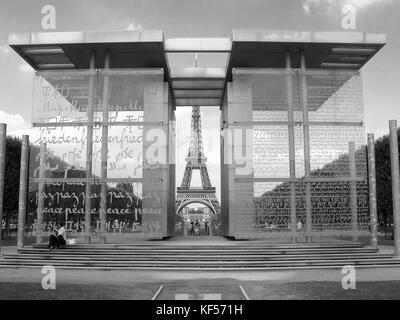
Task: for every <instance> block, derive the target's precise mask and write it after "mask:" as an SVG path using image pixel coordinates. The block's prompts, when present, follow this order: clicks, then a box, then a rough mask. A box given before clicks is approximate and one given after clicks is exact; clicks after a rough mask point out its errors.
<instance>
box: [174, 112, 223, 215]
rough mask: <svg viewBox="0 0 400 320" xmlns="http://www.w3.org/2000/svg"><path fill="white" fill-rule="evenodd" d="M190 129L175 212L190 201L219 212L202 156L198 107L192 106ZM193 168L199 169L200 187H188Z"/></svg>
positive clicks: (204, 159) (218, 205) (213, 189)
mask: <svg viewBox="0 0 400 320" xmlns="http://www.w3.org/2000/svg"><path fill="white" fill-rule="evenodd" d="M191 127H192V131H191V135H190V146H189V152H188V156H187V157H186V159H185V160H186V168H185V173H184V175H183V180H182V184H181V186H180V187H178V188H177V197H176V213H177V214H179V212H180V211H181V209H182V208H184V207H185V206H187V205H188V204H190V203H201V204H204V205H205V206H207V207H208V208H210V209H211V211H212V212H213V213H214V214H217V215H218V214H219V213H220V211H221V206H220V204H219V201H218V200H217V197H216V196H215V187H212V186H211V182H210V178H209V176H208V171H207V167H206V161H207V158H206V157H205V156H204V151H203V142H202V137H201V117H200V107H199V106H194V107H192V123H191ZM193 170H200V175H201V184H202V186H203V187H202V188H190V183H191V181H192V173H193Z"/></svg>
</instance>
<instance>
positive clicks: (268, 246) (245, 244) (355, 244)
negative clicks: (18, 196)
mask: <svg viewBox="0 0 400 320" xmlns="http://www.w3.org/2000/svg"><path fill="white" fill-rule="evenodd" d="M47 246H48V244H47V243H39V244H32V248H38V249H43V248H47ZM210 247H212V248H220V249H263V248H265V249H294V248H296V249H309V248H310V249H313V248H363V247H365V245H364V244H363V243H359V242H340V243H311V244H308V243H287V244H279V243H271V244H268V243H264V242H263V243H257V242H256V243H248V242H247V241H246V242H243V243H242V242H234V244H203V243H202V242H199V243H198V244H190V243H189V244H182V243H177V242H172V243H171V242H158V241H157V242H145V243H133V244H75V245H71V246H67V248H73V249H83V250H86V249H90V250H115V249H119V250H129V249H140V248H142V249H145V248H161V249H176V248H179V249H182V250H192V249H209V248H210Z"/></svg>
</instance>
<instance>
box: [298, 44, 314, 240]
mask: <svg viewBox="0 0 400 320" xmlns="http://www.w3.org/2000/svg"><path fill="white" fill-rule="evenodd" d="M300 69H301V90H300V92H301V104H302V110H303V139H304V177H305V178H310V176H311V169H310V124H309V121H308V93H307V75H306V74H305V72H306V70H307V68H306V57H305V55H304V52H301V54H300ZM305 197H306V199H305V200H306V235H307V242H311V240H312V237H311V233H312V215H311V211H312V207H311V182H305Z"/></svg>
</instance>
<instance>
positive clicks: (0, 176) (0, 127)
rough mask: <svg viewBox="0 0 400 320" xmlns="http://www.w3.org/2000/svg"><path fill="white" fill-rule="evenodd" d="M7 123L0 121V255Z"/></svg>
mask: <svg viewBox="0 0 400 320" xmlns="http://www.w3.org/2000/svg"><path fill="white" fill-rule="evenodd" d="M6 145H7V125H6V124H5V123H0V255H1V239H2V228H3V226H2V223H3V204H4V201H3V197H4V171H5V164H6Z"/></svg>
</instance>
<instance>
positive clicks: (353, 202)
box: [349, 141, 358, 241]
mask: <svg viewBox="0 0 400 320" xmlns="http://www.w3.org/2000/svg"><path fill="white" fill-rule="evenodd" d="M349 166H350V178H352V179H355V178H356V177H357V172H356V144H355V142H354V141H350V142H349ZM350 207H351V230H352V233H353V241H357V239H358V237H357V229H358V224H357V182H356V181H354V180H353V181H351V182H350Z"/></svg>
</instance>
